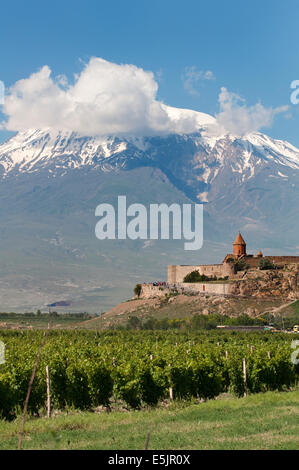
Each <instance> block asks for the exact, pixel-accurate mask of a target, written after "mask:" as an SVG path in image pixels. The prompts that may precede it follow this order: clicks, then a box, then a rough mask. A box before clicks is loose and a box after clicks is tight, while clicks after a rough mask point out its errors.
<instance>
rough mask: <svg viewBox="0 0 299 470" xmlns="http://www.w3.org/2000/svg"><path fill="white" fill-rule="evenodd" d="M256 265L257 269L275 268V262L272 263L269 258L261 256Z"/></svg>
mask: <svg viewBox="0 0 299 470" xmlns="http://www.w3.org/2000/svg"><path fill="white" fill-rule="evenodd" d="M258 267H259V269H261V270H263V269H275V268H276V267H275V264H273V263H272V262H271V261H270V260H269V258H262V259H260V260H259V263H258Z"/></svg>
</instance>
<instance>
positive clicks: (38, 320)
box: [0, 313, 91, 330]
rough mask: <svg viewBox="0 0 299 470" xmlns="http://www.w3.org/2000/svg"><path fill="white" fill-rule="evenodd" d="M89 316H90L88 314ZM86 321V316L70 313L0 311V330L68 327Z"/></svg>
mask: <svg viewBox="0 0 299 470" xmlns="http://www.w3.org/2000/svg"><path fill="white" fill-rule="evenodd" d="M90 317H91V316H90ZM83 321H86V318H83V316H79V315H76V314H72V313H64V314H58V315H57V316H53V315H49V314H47V313H43V314H42V315H34V314H29V315H28V314H22V313H11V314H9V313H8V314H3V313H2V314H1V313H0V330H1V329H13V328H17V329H22V328H24V329H28V328H47V327H48V325H50V327H51V328H68V327H72V326H75V325H77V324H80V323H81V322H83Z"/></svg>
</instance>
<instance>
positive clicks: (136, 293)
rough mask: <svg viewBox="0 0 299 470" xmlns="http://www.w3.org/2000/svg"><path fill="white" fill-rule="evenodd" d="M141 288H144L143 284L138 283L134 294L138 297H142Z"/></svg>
mask: <svg viewBox="0 0 299 470" xmlns="http://www.w3.org/2000/svg"><path fill="white" fill-rule="evenodd" d="M141 290H142V286H141V284H136V286H135V287H134V294H135V295H137V297H140V294H141Z"/></svg>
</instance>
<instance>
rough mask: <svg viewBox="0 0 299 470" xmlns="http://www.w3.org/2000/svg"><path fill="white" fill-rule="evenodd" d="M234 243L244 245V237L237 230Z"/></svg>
mask: <svg viewBox="0 0 299 470" xmlns="http://www.w3.org/2000/svg"><path fill="white" fill-rule="evenodd" d="M234 245H246V243H245V241H244V238H243V237H242V235H241V233H240V232H239V233H238V235H237V237H236V239H235V241H234Z"/></svg>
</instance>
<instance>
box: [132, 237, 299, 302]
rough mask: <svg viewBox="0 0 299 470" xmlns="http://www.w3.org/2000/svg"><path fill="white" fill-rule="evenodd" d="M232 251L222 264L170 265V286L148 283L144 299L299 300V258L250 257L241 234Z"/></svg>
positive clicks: (143, 292) (143, 290)
mask: <svg viewBox="0 0 299 470" xmlns="http://www.w3.org/2000/svg"><path fill="white" fill-rule="evenodd" d="M232 251H233V252H232V253H229V254H227V255H226V256H225V258H224V260H223V262H222V263H221V264H208V265H196V266H168V283H165V282H162V283H157V282H154V283H144V284H142V286H141V292H140V297H143V298H155V297H164V298H165V296H166V297H167V296H169V295H171V293H181V294H190V293H192V294H194V295H201V296H204V297H205V298H209V297H210V296H219V297H220V298H223V297H245V298H253V297H255V298H260V299H265V300H267V299H268V300H269V299H279V300H283V299H292V300H296V299H299V256H265V257H264V256H263V254H262V252H261V251H260V252H259V253H257V254H255V255H253V254H248V253H247V251H246V243H245V241H244V239H243V237H242V235H241V234H240V233H239V234H238V235H237V238H236V240H235V241H234V243H233V250H232ZM194 271H196V273H193V272H194ZM190 273H193V274H192V275H191V276H189V277H187V278H186V276H187V275H189V274H190ZM203 275H204V276H203ZM194 276H195V278H194ZM195 281H196V282H195Z"/></svg>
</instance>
